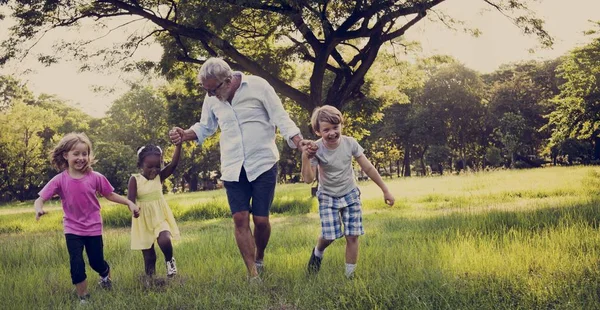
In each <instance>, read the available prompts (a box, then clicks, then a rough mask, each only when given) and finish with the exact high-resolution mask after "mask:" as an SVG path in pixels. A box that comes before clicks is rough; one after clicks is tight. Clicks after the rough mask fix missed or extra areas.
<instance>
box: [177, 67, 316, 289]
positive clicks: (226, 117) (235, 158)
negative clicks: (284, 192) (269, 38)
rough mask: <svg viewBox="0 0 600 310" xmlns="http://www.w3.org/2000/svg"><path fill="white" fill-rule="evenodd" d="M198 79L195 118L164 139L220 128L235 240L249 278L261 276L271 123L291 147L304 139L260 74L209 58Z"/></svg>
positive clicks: (273, 156)
mask: <svg viewBox="0 0 600 310" xmlns="http://www.w3.org/2000/svg"><path fill="white" fill-rule="evenodd" d="M198 82H199V84H200V85H201V87H202V88H204V90H205V91H206V93H207V95H206V97H205V98H204V104H203V105H202V115H201V117H200V121H199V122H198V123H196V124H194V125H193V126H192V127H190V128H189V129H186V130H183V129H181V128H179V127H175V128H173V129H171V130H170V131H169V138H170V139H171V142H173V143H174V144H179V143H181V142H182V141H188V140H197V141H198V143H199V144H202V143H203V142H204V140H205V139H206V138H207V137H209V136H211V135H213V134H214V133H215V132H216V130H217V127H218V128H221V140H220V147H221V175H222V176H221V179H222V180H223V184H224V186H225V190H226V192H227V199H228V201H229V208H230V209H231V214H232V216H233V222H234V224H235V240H236V242H237V245H238V247H239V249H240V252H241V254H242V257H243V259H244V263H245V264H246V268H248V276H249V279H250V280H251V281H254V280H260V278H259V273H260V272H261V271H262V268H263V257H264V254H265V248H266V247H267V243H268V242H269V237H270V235H271V225H270V223H269V210H270V208H271V203H272V202H273V196H274V193H275V184H276V180H277V161H278V160H279V151H278V150H277V146H276V145H275V126H277V127H278V128H279V130H280V132H281V134H282V135H283V136H284V138H285V139H286V140H287V142H288V144H289V145H290V147H292V148H298V147H300V146H301V145H304V144H305V143H308V142H307V141H306V140H303V139H302V136H301V135H300V130H299V129H298V127H297V126H296V125H295V124H294V122H293V121H292V120H291V119H290V117H289V115H288V113H287V112H286V111H285V110H284V109H283V105H282V104H281V100H280V99H279V97H278V96H277V94H276V93H275V90H274V89H273V87H272V86H271V85H269V83H268V82H267V81H265V80H264V79H262V78H260V77H258V76H251V75H244V74H242V73H241V72H233V71H232V70H231V68H230V67H229V65H228V64H227V63H226V62H225V61H223V60H222V59H219V58H210V59H208V60H207V61H206V62H205V63H204V65H203V66H202V68H200V72H199V73H198ZM250 213H252V220H253V222H254V234H253V233H252V231H251V229H250Z"/></svg>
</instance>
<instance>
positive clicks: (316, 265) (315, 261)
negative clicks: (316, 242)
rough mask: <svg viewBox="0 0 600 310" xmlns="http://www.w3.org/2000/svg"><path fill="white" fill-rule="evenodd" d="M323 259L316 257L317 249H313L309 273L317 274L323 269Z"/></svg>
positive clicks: (309, 262)
mask: <svg viewBox="0 0 600 310" xmlns="http://www.w3.org/2000/svg"><path fill="white" fill-rule="evenodd" d="M322 260H323V258H321V257H317V256H316V255H315V249H314V248H313V249H312V251H311V254H310V260H309V261H308V273H313V274H314V273H317V272H319V269H321V261H322Z"/></svg>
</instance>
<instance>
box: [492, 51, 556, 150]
mask: <svg viewBox="0 0 600 310" xmlns="http://www.w3.org/2000/svg"><path fill="white" fill-rule="evenodd" d="M559 63H560V61H559V60H551V61H546V62H533V61H532V62H525V63H519V64H512V65H505V66H502V67H501V68H500V69H499V70H497V71H496V72H493V73H492V74H489V75H486V76H484V77H483V79H484V80H485V81H486V84H488V86H489V88H488V91H487V92H488V98H489V103H488V113H489V114H488V116H489V117H488V120H487V121H486V124H487V125H488V126H489V127H491V128H493V129H494V130H496V131H497V132H498V131H500V132H503V133H506V132H507V131H506V128H500V127H502V118H504V117H505V116H506V115H507V113H510V114H513V115H518V116H520V117H522V118H523V120H522V121H523V122H522V125H523V127H522V128H520V130H521V132H520V133H519V135H515V136H513V138H515V139H517V140H516V141H511V143H512V142H514V143H517V144H519V145H521V146H523V149H521V150H520V151H521V152H524V153H525V154H526V155H538V154H540V153H541V151H542V148H543V147H544V146H545V144H546V143H547V140H548V139H549V137H550V134H551V133H550V131H549V130H541V129H542V128H544V126H545V125H546V124H547V123H548V118H547V117H546V115H547V114H548V113H550V111H551V109H552V108H553V105H552V104H551V103H550V99H552V98H553V97H554V96H556V95H557V94H558V92H559V90H558V85H559V80H558V78H557V76H556V73H555V72H554V71H555V69H556V67H557V66H558V65H559ZM497 137H498V136H497ZM502 143H503V145H504V146H506V144H504V142H502ZM498 146H499V145H498ZM513 155H514V154H513Z"/></svg>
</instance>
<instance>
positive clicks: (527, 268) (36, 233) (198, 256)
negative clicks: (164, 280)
mask: <svg viewBox="0 0 600 310" xmlns="http://www.w3.org/2000/svg"><path fill="white" fill-rule="evenodd" d="M388 185H389V187H390V188H391V190H392V192H393V193H394V195H395V196H396V204H395V205H394V206H393V207H388V206H386V205H385V204H384V203H383V196H382V194H381V192H380V191H379V189H378V188H377V186H376V185H374V184H372V183H370V182H366V183H362V184H361V185H360V186H361V191H362V198H363V207H364V223H365V229H366V232H367V234H366V235H365V236H363V237H361V238H360V242H361V245H360V259H359V264H358V269H357V278H355V279H354V280H352V281H348V280H346V279H345V278H344V275H343V271H344V247H345V242H344V241H342V240H340V241H337V242H335V243H334V244H333V245H332V246H331V247H330V248H328V249H327V251H326V256H325V260H324V262H323V267H322V270H321V272H320V273H319V275H318V276H317V277H307V275H306V274H305V272H304V271H305V268H306V263H307V261H308V257H309V255H310V250H311V248H312V247H313V246H314V244H315V240H316V237H317V236H318V234H319V220H318V215H317V212H316V210H317V204H316V202H315V200H314V199H311V198H310V197H309V196H310V188H309V186H308V185H283V186H278V189H277V193H276V198H275V203H274V206H273V209H274V211H276V213H274V214H273V216H272V236H271V241H270V243H269V248H268V250H267V256H266V259H265V263H266V268H267V270H266V274H265V276H264V284H263V285H262V286H249V285H248V284H247V283H246V281H245V268H244V266H243V263H242V260H241V258H240V255H239V251H238V249H237V246H236V244H235V239H234V237H233V227H232V223H231V219H230V216H229V211H228V209H227V205H226V198H225V197H224V192H223V191H213V192H203V193H191V194H179V195H168V196H167V199H168V201H169V204H170V205H171V207H172V209H173V212H174V214H175V215H176V217H177V219H178V222H179V225H180V229H181V233H182V239H181V240H180V241H178V242H177V243H176V244H175V255H176V257H177V262H178V268H179V270H180V276H178V278H177V279H174V280H172V281H170V282H169V284H168V285H167V286H165V287H162V288H154V289H146V288H144V287H143V285H142V282H141V281H140V277H141V275H142V273H143V262H142V257H141V253H139V251H131V250H130V249H129V229H128V228H127V227H128V226H129V215H128V214H127V208H126V207H125V206H120V205H113V204H109V203H107V202H106V201H102V203H103V217H104V221H105V224H106V225H105V226H106V229H105V234H104V240H105V255H106V259H107V261H108V262H109V263H110V264H111V266H112V268H113V278H114V289H113V290H112V291H102V290H100V289H99V288H98V287H96V286H95V285H91V287H90V291H91V294H92V301H91V302H90V304H89V305H88V308H90V309H124V308H127V309H160V308H166V309H313V308H324V309H390V308H391V309H582V308H587V309H598V308H600V256H599V255H600V234H599V233H598V228H599V227H598V226H599V223H600V199H599V196H598V195H599V194H600V169H599V168H596V167H576V168H544V169H537V170H520V171H497V172H490V173H480V174H471V175H461V176H444V177H431V178H412V179H394V180H388ZM31 204H32V202H29V203H28V204H11V205H7V206H4V207H2V208H0V278H1V279H3V280H2V281H0V304H2V305H6V307H9V308H14V309H30V308H36V309H37V308H61V309H62V308H72V307H75V306H76V305H77V303H76V299H75V294H74V291H73V286H72V285H71V283H70V278H69V270H68V269H69V264H68V254H67V251H66V247H65V242H64V236H63V234H62V232H61V231H62V226H61V224H60V221H61V218H62V212H61V210H60V207H59V206H58V205H54V206H52V205H48V210H50V214H49V215H47V216H46V217H44V218H42V220H41V221H40V222H35V220H34V216H33V211H32V206H31ZM159 256H160V255H159ZM157 270H158V272H159V275H160V276H162V277H164V274H165V270H164V267H163V266H162V265H160V264H159V265H158V266H157ZM88 276H89V277H90V283H91V284H93V282H94V281H95V279H96V277H97V276H96V275H95V274H94V273H93V271H91V270H90V269H89V268H88Z"/></svg>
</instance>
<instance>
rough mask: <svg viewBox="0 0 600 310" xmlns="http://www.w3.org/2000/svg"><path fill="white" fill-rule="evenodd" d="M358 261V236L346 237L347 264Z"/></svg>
mask: <svg viewBox="0 0 600 310" xmlns="http://www.w3.org/2000/svg"><path fill="white" fill-rule="evenodd" d="M357 261H358V236H346V264H356V262H357Z"/></svg>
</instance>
